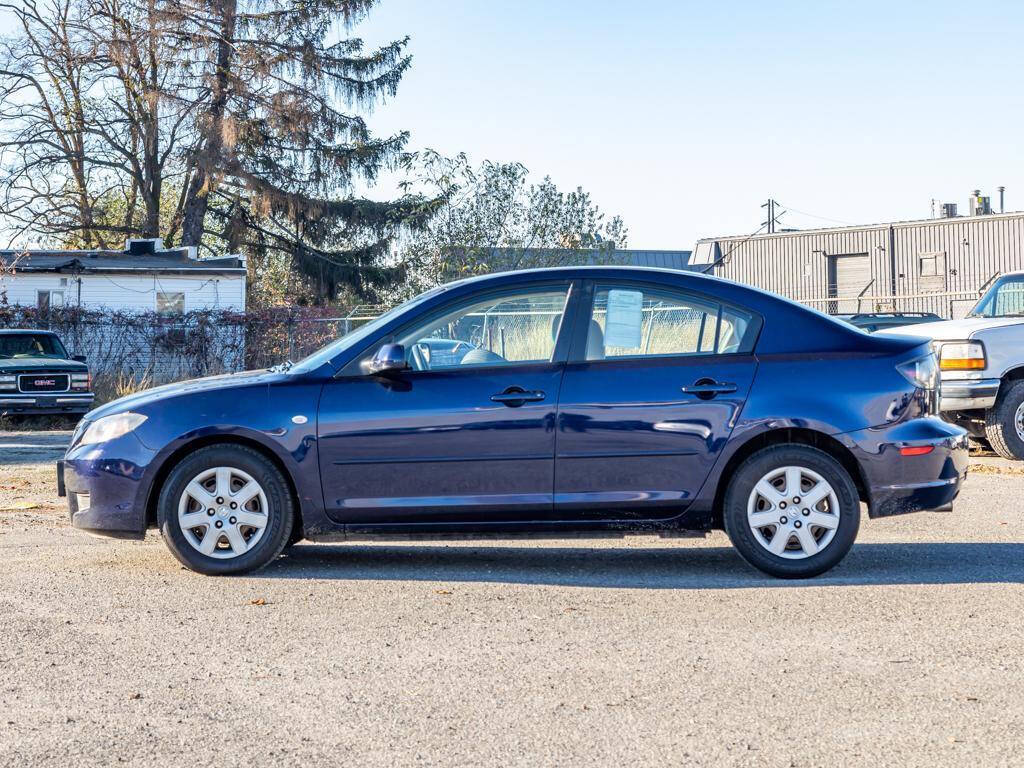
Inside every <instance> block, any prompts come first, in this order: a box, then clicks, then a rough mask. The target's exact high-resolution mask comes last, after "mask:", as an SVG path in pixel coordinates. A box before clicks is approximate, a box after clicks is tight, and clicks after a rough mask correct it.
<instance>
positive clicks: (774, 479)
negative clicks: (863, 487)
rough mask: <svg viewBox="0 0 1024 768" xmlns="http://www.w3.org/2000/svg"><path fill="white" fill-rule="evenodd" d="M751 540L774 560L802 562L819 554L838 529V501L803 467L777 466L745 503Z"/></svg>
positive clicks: (818, 477) (824, 482)
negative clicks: (769, 553) (771, 555)
mask: <svg viewBox="0 0 1024 768" xmlns="http://www.w3.org/2000/svg"><path fill="white" fill-rule="evenodd" d="M747 523H748V524H749V525H750V530H751V531H752V532H753V534H754V539H755V540H756V541H757V543H758V544H760V545H761V546H762V547H764V548H765V549H766V550H768V551H769V552H771V553H772V554H773V555H776V556H777V557H784V558H787V559H789V560H801V559H804V558H807V557H811V556H813V555H816V554H818V553H819V552H821V551H822V550H823V549H825V547H827V546H828V545H829V544H830V543H831V542H832V539H833V538H835V534H836V530H837V529H838V528H839V499H838V497H837V496H836V492H835V489H833V488H832V486H831V485H830V484H829V482H828V481H827V480H826V479H825V478H824V477H822V476H821V475H819V474H818V473H817V472H814V471H813V470H810V469H807V468H806V467H794V466H789V467H779V468H778V469H773V470H772V471H770V472H769V473H767V474H766V475H764V477H762V478H761V479H760V480H759V481H758V482H757V484H756V485H755V486H754V490H753V491H751V493H750V498H749V499H748V501H747Z"/></svg>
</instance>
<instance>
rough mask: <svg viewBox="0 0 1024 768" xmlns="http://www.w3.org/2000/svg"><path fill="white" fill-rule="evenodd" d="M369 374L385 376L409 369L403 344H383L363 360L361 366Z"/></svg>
mask: <svg viewBox="0 0 1024 768" xmlns="http://www.w3.org/2000/svg"><path fill="white" fill-rule="evenodd" d="M359 367H360V368H361V369H362V371H363V373H365V374H366V375H368V376H384V375H387V374H389V373H398V372H399V371H406V370H408V369H409V364H408V363H407V362H406V361H405V346H404V345H403V344H383V345H381V348H380V349H378V350H377V352H376V353H375V354H374V356H373V357H371V358H369V359H367V360H363V362H362V363H361V364H360V366H359Z"/></svg>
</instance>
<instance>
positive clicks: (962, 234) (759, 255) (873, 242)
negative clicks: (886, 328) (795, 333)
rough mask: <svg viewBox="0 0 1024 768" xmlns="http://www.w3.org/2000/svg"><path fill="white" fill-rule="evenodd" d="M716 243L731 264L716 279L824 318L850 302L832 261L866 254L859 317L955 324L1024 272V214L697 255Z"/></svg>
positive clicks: (841, 232) (875, 228) (828, 234)
mask: <svg viewBox="0 0 1024 768" xmlns="http://www.w3.org/2000/svg"><path fill="white" fill-rule="evenodd" d="M714 242H717V244H718V247H719V252H720V253H721V255H722V256H723V257H724V258H723V260H722V263H721V264H719V265H718V266H716V267H715V269H714V273H715V274H716V275H719V276H721V277H725V278H728V279H730V280H736V281H739V282H743V283H748V284H751V285H756V286H758V287H760V288H765V289H767V290H770V291H774V292H776V293H781V294H782V295H784V296H788V297H790V298H792V299H795V300H797V301H802V302H805V303H808V304H810V305H812V306H815V307H817V308H818V309H822V310H825V311H836V310H837V309H840V307H839V306H837V303H836V302H829V301H828V297H829V296H834V295H836V294H837V293H839V295H843V294H842V292H840V291H837V290H836V289H837V286H834V285H832V286H830V285H829V267H828V263H829V261H828V260H829V257H830V256H833V257H837V256H843V255H854V254H865V255H867V256H869V257H870V261H871V274H872V282H871V284H870V285H869V287H868V289H867V290H866V291H865V293H864V297H865V298H864V299H862V300H861V302H859V305H860V311H864V312H870V311H887V310H892V309H896V310H900V311H908V312H909V311H928V312H935V313H936V314H939V315H942V316H944V317H949V316H951V315H958V314H963V312H965V311H966V310H967V309H969V308H970V306H971V305H973V302H974V300H975V299H976V298H977V292H978V290H979V289H980V288H981V287H982V286H983V285H984V284H985V283H986V282H987V281H988V280H989V279H990V278H991V277H992V276H993V275H994V274H996V273H997V272H1009V271H1013V270H1019V269H1024V213H1015V214H995V215H991V216H978V217H961V218H956V219H934V220H927V221H915V222H900V223H895V224H891V225H889V224H878V225H872V226H867V227H849V228H841V229H822V230H808V231H803V232H783V233H777V234H773V235H758V236H755V237H752V238H743V237H736V238H719V239H717V240H712V239H706V240H701V241H700V242H699V243H698V245H697V253H701V252H702V249H701V244H702V243H714ZM703 250H706V249H703ZM711 250H712V251H714V248H712V249H711ZM922 260H923V261H922ZM693 267H694V268H700V265H693ZM857 306H858V302H853V303H852V304H851V302H849V301H844V302H842V306H841V309H842V311H847V312H849V311H856V307H857Z"/></svg>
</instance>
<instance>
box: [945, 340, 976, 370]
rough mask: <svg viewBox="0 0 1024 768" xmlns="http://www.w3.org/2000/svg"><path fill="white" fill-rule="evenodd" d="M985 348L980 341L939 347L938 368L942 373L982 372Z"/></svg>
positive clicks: (949, 343) (959, 342)
mask: <svg viewBox="0 0 1024 768" xmlns="http://www.w3.org/2000/svg"><path fill="white" fill-rule="evenodd" d="M985 365H986V361H985V346H984V345H983V344H982V343H981V342H980V341H954V342H947V343H945V344H942V346H940V347H939V367H941V368H942V370H944V371H982V370H984V369H985Z"/></svg>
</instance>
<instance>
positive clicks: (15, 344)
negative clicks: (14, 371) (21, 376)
mask: <svg viewBox="0 0 1024 768" xmlns="http://www.w3.org/2000/svg"><path fill="white" fill-rule="evenodd" d="M67 356H68V354H67V352H66V351H65V349H64V345H63V344H61V343H60V339H58V338H57V337H56V336H53V335H51V334H49V333H12V334H0V359H6V358H15V357H53V358H61V359H63V358H66V357H67Z"/></svg>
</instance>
